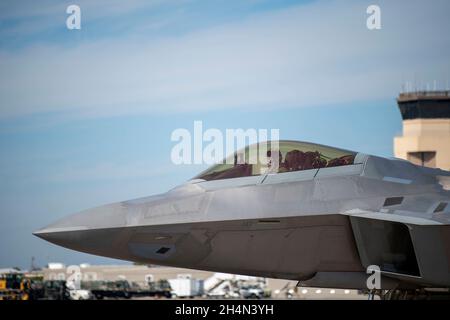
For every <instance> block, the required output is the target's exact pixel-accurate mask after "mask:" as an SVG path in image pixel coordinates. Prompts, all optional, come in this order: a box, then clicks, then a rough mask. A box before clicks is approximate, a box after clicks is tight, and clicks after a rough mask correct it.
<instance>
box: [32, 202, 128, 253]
mask: <svg viewBox="0 0 450 320" xmlns="http://www.w3.org/2000/svg"><path fill="white" fill-rule="evenodd" d="M126 224H127V214H126V208H125V207H124V205H123V204H122V203H115V204H110V205H106V206H101V207H97V208H94V209H89V210H85V211H82V212H79V213H76V214H74V215H71V216H68V217H66V218H63V219H61V220H59V221H57V222H55V223H53V224H50V225H48V226H47V227H45V228H43V229H40V230H37V231H35V232H33V234H34V235H35V236H37V237H39V238H41V239H44V240H46V241H49V242H51V243H54V244H57V245H60V246H63V247H66V248H69V249H73V250H77V251H83V252H87V253H91V254H97V255H102V256H119V257H121V253H120V250H119V249H120V248H119V247H120V245H117V242H118V239H119V238H120V236H121V234H123V232H124V227H125V226H126Z"/></svg>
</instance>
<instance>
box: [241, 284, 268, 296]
mask: <svg viewBox="0 0 450 320" xmlns="http://www.w3.org/2000/svg"><path fill="white" fill-rule="evenodd" d="M239 293H240V295H241V297H242V298H244V299H261V298H263V297H264V290H263V289H262V288H261V287H260V286H258V285H249V286H243V287H241V289H240V290H239Z"/></svg>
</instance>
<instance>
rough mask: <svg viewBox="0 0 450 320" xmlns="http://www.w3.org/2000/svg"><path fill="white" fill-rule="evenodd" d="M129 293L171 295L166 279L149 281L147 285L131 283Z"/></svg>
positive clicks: (137, 294)
mask: <svg viewBox="0 0 450 320" xmlns="http://www.w3.org/2000/svg"><path fill="white" fill-rule="evenodd" d="M130 294H131V295H132V296H133V297H165V298H171V297H172V288H171V287H170V284H169V282H168V281H167V280H164V279H161V280H158V281H151V282H149V283H148V286H145V287H140V286H138V285H132V286H131V289H130Z"/></svg>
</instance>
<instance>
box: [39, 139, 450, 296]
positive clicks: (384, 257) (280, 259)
mask: <svg viewBox="0 0 450 320" xmlns="http://www.w3.org/2000/svg"><path fill="white" fill-rule="evenodd" d="M276 145H277V149H273V150H272V149H270V148H271V146H272V144H270V143H269V149H268V151H267V157H268V159H269V160H268V162H269V164H267V165H264V163H261V161H259V162H258V163H257V164H249V163H247V162H245V161H244V162H242V161H240V162H239V161H236V159H237V158H239V157H238V155H239V154H240V155H244V158H245V156H246V155H248V153H249V152H250V151H251V150H253V149H254V148H256V149H258V148H260V144H254V145H251V146H248V147H247V148H245V149H243V150H240V151H237V152H236V153H235V154H233V155H231V157H233V158H234V161H223V163H219V164H216V165H213V166H211V167H210V168H209V169H207V170H206V171H204V172H202V173H201V174H199V175H198V176H196V177H195V178H193V179H192V180H190V181H187V182H186V183H184V184H182V185H180V186H178V187H176V188H174V189H172V190H170V191H168V192H167V193H164V194H160V195H156V196H149V197H145V198H140V199H135V200H129V201H124V202H119V203H113V204H109V205H104V206H101V207H97V208H94V209H90V210H86V211H83V212H80V213H77V214H74V215H72V216H69V217H67V218H64V219H62V220H60V221H58V222H56V223H54V224H51V225H49V226H47V227H46V228H44V229H41V230H39V231H37V232H35V233H34V234H35V235H37V236H38V237H40V238H43V239H45V240H47V241H50V242H52V243H55V244H57V245H60V246H63V247H66V248H70V249H73V250H77V251H82V252H86V253H90V254H95V255H100V256H105V257H110V258H116V259H123V260H129V261H135V262H139V263H145V264H156V265H166V266H173V267H183V268H191V269H200V270H209V271H215V272H225V273H235V274H243V275H251V276H260V277H270V278H282V279H290V280H297V281H298V283H299V285H301V286H313V287H328V288H358V289H359V288H366V286H367V282H366V280H367V277H368V274H367V272H366V271H367V268H368V267H369V266H376V267H378V268H379V270H380V274H381V280H382V281H381V286H382V288H388V289H389V288H421V287H426V288H430V287H431V288H449V287H450V205H449V202H450V172H449V171H444V170H441V169H432V168H426V167H421V166H417V165H414V164H412V163H410V162H408V161H405V160H400V159H387V158H382V157H378V156H373V155H367V154H363V153H358V152H353V151H348V150H343V149H339V148H334V147H329V146H324V145H319V144H313V143H307V142H299V141H278V143H277V144H276ZM274 159H275V160H276V159H277V161H278V163H277V165H276V166H272V165H271V164H270V162H271V161H273V160H274ZM228 160H230V159H228ZM273 167H276V170H273Z"/></svg>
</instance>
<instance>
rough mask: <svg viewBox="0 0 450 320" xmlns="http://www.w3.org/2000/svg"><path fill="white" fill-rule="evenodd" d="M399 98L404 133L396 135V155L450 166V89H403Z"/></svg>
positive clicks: (441, 166) (419, 161)
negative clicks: (407, 91)
mask: <svg viewBox="0 0 450 320" xmlns="http://www.w3.org/2000/svg"><path fill="white" fill-rule="evenodd" d="M397 102H398V106H399V109H400V112H401V114H402V118H403V135H402V136H400V137H395V138H394V155H395V157H397V158H402V159H406V160H408V161H411V162H412V163H414V164H417V165H423V166H427V167H433V168H441V169H444V170H450V91H423V92H413V93H402V94H400V96H399V97H398V99H397Z"/></svg>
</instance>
